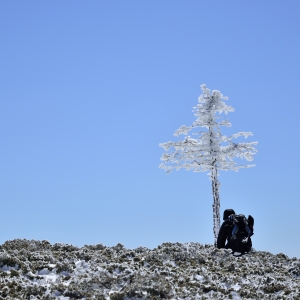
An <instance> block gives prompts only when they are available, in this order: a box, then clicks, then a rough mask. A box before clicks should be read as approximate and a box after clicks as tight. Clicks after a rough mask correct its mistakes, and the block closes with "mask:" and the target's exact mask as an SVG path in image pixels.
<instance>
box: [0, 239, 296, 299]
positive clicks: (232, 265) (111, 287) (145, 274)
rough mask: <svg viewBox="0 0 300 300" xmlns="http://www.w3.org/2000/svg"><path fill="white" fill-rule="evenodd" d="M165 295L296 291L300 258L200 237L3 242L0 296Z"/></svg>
mask: <svg viewBox="0 0 300 300" xmlns="http://www.w3.org/2000/svg"><path fill="white" fill-rule="evenodd" d="M162 298H164V299H300V260H299V259H297V258H291V259H290V258H288V257H287V256H286V255H284V254H277V255H273V254H271V253H269V252H262V251H253V252H251V253H250V254H248V255H244V256H241V257H235V256H233V255H232V254H231V252H230V251H228V250H223V249H222V250H218V249H215V248H214V247H213V246H212V245H201V244H198V243H187V244H180V243H163V244H162V245H160V246H158V247H157V248H155V249H153V250H150V249H147V248H143V247H140V248H137V249H133V250H131V249H126V248H124V246H123V245H121V244H118V245H116V246H114V247H106V246H103V245H101V244H99V245H93V246H84V247H82V248H77V247H74V246H72V245H67V244H60V243H59V244H54V245H51V244H50V243H49V242H47V241H35V240H31V241H29V240H20V239H19V240H12V241H7V242H5V243H4V244H3V245H1V246H0V299H6V300H8V299H60V300H67V299H69V300H71V299H85V300H88V299H100V300H101V299H111V300H123V299H128V300H129V299H132V300H133V299H162Z"/></svg>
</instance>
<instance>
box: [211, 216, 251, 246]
mask: <svg viewBox="0 0 300 300" xmlns="http://www.w3.org/2000/svg"><path fill="white" fill-rule="evenodd" d="M228 217H229V216H228V215H226V214H225V212H224V219H225V218H226V219H225V221H224V222H223V224H222V226H221V228H220V231H219V235H218V239H217V248H219V249H220V248H225V249H232V250H233V248H234V246H233V244H232V243H231V236H232V230H233V227H234V224H233V223H232V221H230V220H229V219H228ZM248 224H249V228H250V229H251V231H252V234H251V235H253V225H254V219H253V218H252V217H251V216H249V217H248ZM251 247H252V241H251V238H250V237H249V238H248V242H247V244H246V247H245V248H243V249H235V251H237V252H249V251H250V250H251Z"/></svg>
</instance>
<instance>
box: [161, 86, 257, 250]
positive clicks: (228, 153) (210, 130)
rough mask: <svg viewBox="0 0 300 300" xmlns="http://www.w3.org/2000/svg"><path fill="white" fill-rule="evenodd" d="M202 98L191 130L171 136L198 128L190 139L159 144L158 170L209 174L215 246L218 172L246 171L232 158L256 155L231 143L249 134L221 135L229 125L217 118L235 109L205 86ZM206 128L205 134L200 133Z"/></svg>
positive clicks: (249, 147) (186, 128) (250, 145)
mask: <svg viewBox="0 0 300 300" xmlns="http://www.w3.org/2000/svg"><path fill="white" fill-rule="evenodd" d="M201 89H202V92H203V94H202V95H200V97H199V98H198V104H197V106H195V107H194V108H193V112H194V115H195V116H196V117H197V119H196V121H195V122H194V123H193V124H192V125H191V126H185V125H183V126H181V127H180V128H179V129H178V130H176V131H175V133H174V135H175V136H179V135H180V134H184V135H187V134H188V133H189V131H190V130H192V129H196V128H198V130H197V131H196V132H193V133H192V135H194V136H197V137H196V138H192V137H190V136H187V137H185V138H184V139H183V140H181V141H177V142H167V143H161V144H159V146H160V147H163V148H164V149H165V151H166V153H164V154H163V155H162V157H161V160H162V164H161V165H160V166H159V167H160V168H162V169H164V170H165V171H166V172H167V173H170V172H171V171H172V170H174V169H176V170H180V169H182V168H185V169H186V170H193V171H194V172H206V171H208V172H209V173H208V174H209V176H210V180H211V181H212V194H213V205H212V206H213V222H214V228H213V231H214V242H215V245H216V242H217V237H218V233H219V229H220V195H219V187H220V183H219V181H218V170H226V171H227V170H234V171H238V170H239V169H240V168H249V167H253V166H254V165H238V163H237V162H234V161H233V158H234V157H239V158H243V159H246V160H247V161H252V160H253V155H254V154H255V153H257V150H256V149H255V147H254V146H255V145H256V144H257V142H251V143H234V142H233V141H232V140H233V139H235V138H238V137H240V136H244V137H245V138H247V137H248V136H251V135H253V134H252V133H251V132H239V133H236V134H233V135H232V136H226V135H222V133H221V130H220V129H221V126H225V127H231V123H230V122H229V121H228V120H227V119H225V118H224V117H223V118H222V117H220V116H216V114H217V113H218V114H221V113H225V114H226V115H227V113H228V112H233V111H234V108H233V107H231V106H228V105H226V104H225V102H224V101H223V100H228V98H227V97H224V96H223V95H222V94H221V93H220V91H218V90H213V91H212V92H211V91H210V90H209V89H207V88H206V85H205V84H202V85H201ZM199 127H200V128H206V130H199Z"/></svg>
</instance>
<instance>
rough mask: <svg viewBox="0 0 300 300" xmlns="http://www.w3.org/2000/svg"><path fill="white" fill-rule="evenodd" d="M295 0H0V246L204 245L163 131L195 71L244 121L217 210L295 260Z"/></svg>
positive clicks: (205, 196)
mask: <svg viewBox="0 0 300 300" xmlns="http://www.w3.org/2000/svg"><path fill="white" fill-rule="evenodd" d="M299 14H300V2H299V1H296V0H294V1H283V0H282V1H273V2H272V4H270V2H269V1H176V0H172V1H170V0H165V1H158V0H154V1H137V0H132V1H94V0H90V1H70V0H69V1H68V0H65V1H37V0H36V1H31V0H27V1H21V0H19V1H15V0H10V1H1V3H0V53H1V55H0V141H1V147H0V201H1V202H0V203H1V218H0V228H1V235H0V243H3V242H4V241H6V240H8V239H14V238H26V239H40V240H43V239H46V240H49V241H50V242H51V243H55V242H63V243H71V244H74V245H77V246H83V245H84V244H97V243H103V244H104V245H107V246H112V245H115V244H117V243H118V242H120V243H123V244H124V245H125V246H126V247H128V248H135V247H138V246H146V247H150V248H154V247H156V246H157V245H159V244H161V243H162V242H167V241H169V242H177V241H178V242H199V243H202V244H205V243H207V244H212V243H213V219H212V195H211V182H210V181H209V179H208V176H207V175H206V174H205V173H193V172H186V171H183V170H182V171H179V172H173V173H171V174H169V175H166V174H165V173H164V171H163V170H161V169H159V168H158V165H159V164H160V157H161V155H162V153H163V149H162V148H160V147H158V144H159V143H161V142H167V141H169V140H175V139H176V138H175V137H174V136H173V133H174V132H175V130H176V129H178V128H179V127H180V126H181V125H190V124H191V123H192V122H193V121H194V119H195V118H194V116H193V113H192V107H193V106H194V105H196V103H197V98H198V96H199V95H200V94H201V90H200V84H202V83H206V85H207V87H208V88H210V89H218V90H220V91H221V92H222V93H223V94H224V95H226V96H228V97H229V101H228V102H227V104H228V105H231V106H233V107H234V108H235V112H234V113H231V114H230V115H229V120H230V121H231V123H232V125H233V126H232V127H231V129H230V132H231V133H236V132H239V131H252V132H253V134H254V136H253V137H251V138H249V139H248V140H247V141H258V142H259V144H258V147H257V148H258V150H259V152H258V154H257V155H256V156H255V160H254V163H255V164H256V167H255V168H252V169H246V170H240V171H239V172H238V173H236V172H233V171H231V172H223V173H221V175H220V177H219V180H220V182H221V191H220V192H221V194H220V196H221V213H223V210H224V209H226V208H234V209H235V210H236V212H237V213H243V214H245V215H248V214H251V215H253V216H254V218H255V235H254V236H253V245H254V248H255V249H257V250H264V251H270V252H272V253H279V252H283V253H286V254H287V255H289V256H297V257H300V234H299V226H300V225H299V224H300V222H299V219H300V201H299V200H300V199H299V197H300V193H299V184H300V182H299V168H300V163H299V160H298V157H299V155H298V153H299V144H300V143H299V124H298V118H299V109H300V104H299V103H300V99H299V92H297V89H298V88H299V78H300V77H299V75H300V74H299V70H300V59H299V53H300V39H299V30H300V18H299Z"/></svg>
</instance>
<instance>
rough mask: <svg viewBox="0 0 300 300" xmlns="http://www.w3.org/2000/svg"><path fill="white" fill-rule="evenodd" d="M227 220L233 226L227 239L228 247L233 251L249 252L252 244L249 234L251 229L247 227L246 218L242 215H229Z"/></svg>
mask: <svg viewBox="0 0 300 300" xmlns="http://www.w3.org/2000/svg"><path fill="white" fill-rule="evenodd" d="M228 220H229V222H231V223H232V226H233V229H232V232H231V237H230V239H229V248H231V249H232V251H233V252H241V253H244V252H249V251H250V249H251V246H252V242H251V239H250V236H251V235H252V234H253V231H252V230H251V229H250V228H249V225H248V220H247V219H246V217H245V216H244V215H231V216H229V218H228ZM251 227H252V226H251Z"/></svg>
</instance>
